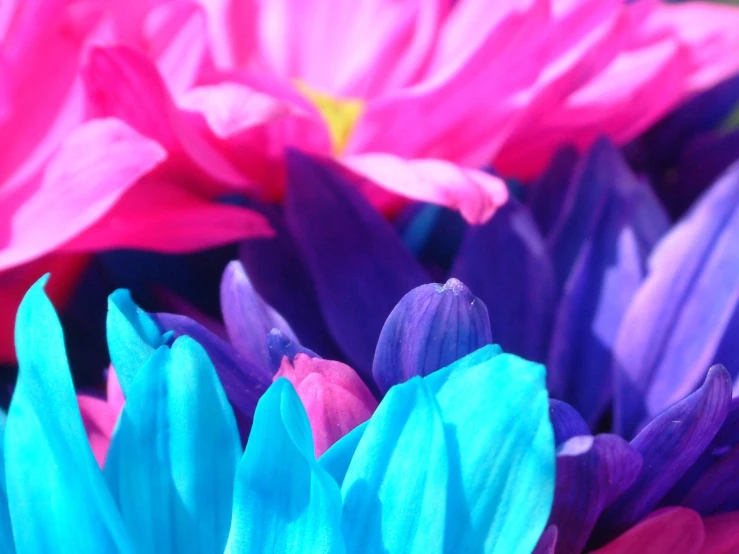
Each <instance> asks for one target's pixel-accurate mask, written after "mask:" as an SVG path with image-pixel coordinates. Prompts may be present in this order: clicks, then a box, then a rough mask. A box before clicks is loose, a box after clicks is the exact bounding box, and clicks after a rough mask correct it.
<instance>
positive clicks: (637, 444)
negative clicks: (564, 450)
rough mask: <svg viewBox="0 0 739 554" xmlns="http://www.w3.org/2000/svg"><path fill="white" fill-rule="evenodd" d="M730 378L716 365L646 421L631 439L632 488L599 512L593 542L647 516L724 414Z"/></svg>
mask: <svg viewBox="0 0 739 554" xmlns="http://www.w3.org/2000/svg"><path fill="white" fill-rule="evenodd" d="M730 401H731V378H730V377H729V374H728V372H727V371H726V370H725V369H724V368H723V367H721V366H714V367H712V368H711V369H710V370H709V371H708V376H707V377H706V380H705V383H704V384H703V386H701V388H699V389H698V390H697V391H696V392H694V393H693V394H691V395H690V396H689V397H687V398H685V399H684V400H682V401H681V402H678V403H677V404H675V405H674V406H672V407H671V408H669V409H668V410H666V411H665V412H663V413H662V414H660V415H659V416H657V417H656V418H655V419H654V420H653V421H652V422H651V423H649V424H648V425H647V426H646V427H645V428H644V429H643V430H642V431H641V432H640V433H639V434H638V435H637V436H636V437H635V438H634V440H632V441H631V446H633V447H634V449H636V451H637V452H639V453H640V454H641V456H642V458H643V464H642V469H641V472H640V473H639V477H638V478H637V479H636V481H635V482H634V484H633V485H632V486H631V487H630V488H629V489H628V490H627V491H626V492H625V493H624V494H623V495H622V496H621V497H620V498H619V499H618V500H617V501H616V502H615V503H614V504H613V505H612V506H611V507H610V508H609V509H608V510H606V512H605V513H604V514H603V516H602V518H601V521H600V522H599V524H598V527H597V528H596V531H595V532H594V534H595V536H596V542H598V543H599V544H601V543H604V542H606V541H607V540H610V539H612V538H613V537H615V536H616V535H618V534H620V533H621V532H623V531H624V530H625V529H628V528H629V527H631V526H632V525H634V524H635V523H636V522H637V521H639V520H640V519H642V518H643V517H644V516H645V515H647V514H648V513H649V512H651V511H652V510H653V509H654V508H655V507H656V506H657V505H658V504H659V503H660V501H661V500H662V498H663V497H664V496H665V495H666V494H667V492H668V491H669V490H670V489H671V488H672V487H673V486H674V485H675V484H676V483H677V481H678V480H679V479H680V478H681V477H682V476H683V475H684V474H685V472H686V471H687V470H688V468H690V466H691V465H692V464H693V463H694V462H695V461H696V460H697V459H698V457H699V456H700V455H701V454H702V453H703V452H704V451H705V449H706V447H708V445H709V444H710V443H711V441H712V440H713V438H714V437H715V435H716V433H717V432H718V430H719V429H720V428H721V425H722V424H723V422H724V420H725V418H726V415H727V413H728V411H729V404H730Z"/></svg>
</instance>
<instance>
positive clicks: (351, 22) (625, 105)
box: [86, 0, 739, 222]
mask: <svg viewBox="0 0 739 554" xmlns="http://www.w3.org/2000/svg"><path fill="white" fill-rule="evenodd" d="M198 4H199V6H200V7H201V8H202V10H203V13H202V14H201V16H202V20H199V21H202V25H206V26H207V31H203V32H202V33H199V32H198V29H201V27H197V26H196V25H193V26H192V27H191V28H190V31H191V33H192V34H191V35H190V37H189V38H190V40H189V41H187V42H184V41H183V42H182V43H178V44H179V45H180V46H181V51H180V53H179V56H178V59H182V60H187V61H188V63H187V64H184V65H186V66H187V67H188V68H195V67H197V68H198V71H197V72H196V73H197V77H194V78H192V79H191V81H192V82H193V83H194V85H195V86H194V87H191V88H187V87H184V88H178V89H175V88H174V87H170V92H171V98H158V100H156V101H154V96H155V95H152V94H151V91H152V90H155V89H157V90H158V89H160V88H161V86H160V85H159V84H158V83H157V77H156V76H155V75H154V73H153V69H152V68H149V69H145V68H144V67H143V65H144V61H143V60H140V59H136V55H135V54H134V53H133V52H130V51H124V50H121V49H117V50H113V51H109V52H107V53H106V54H102V53H99V54H100V56H104V57H105V58H106V59H107V60H108V62H102V61H101V60H100V59H98V60H95V59H94V58H93V60H92V61H91V63H90V64H89V65H88V66H87V69H86V74H87V76H88V82H90V81H92V82H94V83H95V92H96V94H98V95H99V96H100V99H101V102H100V107H101V110H102V113H105V114H107V115H113V116H116V117H121V118H123V119H124V120H125V121H127V122H128V123H130V124H131V125H132V126H133V127H134V128H136V129H137V130H139V131H140V132H143V133H144V134H145V135H146V136H149V137H151V136H152V134H151V131H153V130H152V129H149V131H150V132H147V131H144V130H143V128H142V126H141V125H140V124H138V123H137V122H139V123H140V122H141V121H142V120H147V119H148V118H149V116H150V115H151V114H152V113H156V112H154V110H156V111H157V112H159V111H161V110H163V109H164V106H165V105H168V106H171V105H172V104H174V105H176V106H177V110H178V113H181V114H188V115H189V116H192V115H193V113H198V114H200V115H202V117H203V118H204V121H205V123H206V124H207V127H208V128H209V129H210V131H211V132H212V134H213V135H215V138H216V143H217V147H218V150H219V151H220V152H221V153H222V154H223V155H224V156H225V157H226V158H227V159H228V160H229V162H230V164H231V165H232V167H235V168H237V169H238V170H240V171H241V173H242V174H243V175H246V176H247V177H248V179H249V180H250V181H252V182H254V183H269V184H270V187H269V190H270V191H271V193H272V194H273V195H274V197H276V198H279V195H280V193H281V186H282V185H281V172H282V152H283V150H284V148H285V147H296V148H300V149H303V150H305V151H308V152H313V153H322V154H325V155H334V156H337V157H338V158H339V160H340V161H341V163H343V164H344V165H345V166H346V167H347V168H350V169H351V170H353V171H354V172H356V173H357V174H359V175H361V176H363V177H366V178H368V179H370V180H371V181H373V182H375V183H376V184H379V185H380V186H381V187H383V188H384V189H385V190H386V191H389V193H391V194H389V195H388V193H387V192H386V193H384V194H381V193H379V192H377V191H376V190H375V191H373V190H372V189H371V188H370V189H368V190H369V191H370V192H369V194H370V197H371V198H372V199H373V200H374V201H375V203H376V204H380V205H384V204H387V202H388V200H391V201H393V200H394V199H396V198H397V197H398V195H400V196H402V197H407V198H413V199H417V200H424V201H428V202H435V203H438V204H442V205H445V206H450V207H454V208H457V209H459V210H460V211H461V213H462V214H463V215H464V216H465V217H466V218H467V219H468V220H469V221H472V222H480V221H484V220H485V219H487V218H489V217H490V216H491V215H492V213H493V212H494V211H495V208H496V207H497V206H498V205H500V204H501V203H503V202H505V200H506V191H505V189H504V187H503V184H502V182H501V181H500V180H498V179H496V178H494V177H492V176H490V175H488V174H486V173H483V172H481V171H479V170H478V169H477V168H479V167H481V166H483V165H484V164H486V163H490V162H492V163H493V164H494V165H495V167H496V168H497V169H499V170H500V171H502V172H503V173H504V174H507V175H513V176H517V177H522V178H529V177H532V176H534V175H535V174H536V173H537V172H539V171H540V170H541V169H542V168H543V167H544V166H545V164H546V163H547V161H548V160H549V159H550V158H551V156H552V154H553V152H554V151H555V149H556V148H557V147H558V146H560V145H562V144H564V143H574V144H576V145H577V146H578V147H580V148H585V147H587V146H589V145H590V144H591V143H592V142H593V141H594V140H595V139H596V138H597V137H598V136H599V135H608V136H609V137H611V138H612V139H614V140H615V141H617V142H619V143H623V142H625V141H628V140H630V139H631V138H633V137H634V136H636V135H637V134H639V133H640V132H641V131H643V130H644V129H646V128H647V127H648V126H649V125H650V124H651V123H653V122H654V121H656V120H657V119H658V118H659V117H661V116H662V115H664V114H665V113H666V112H667V111H668V110H669V109H671V108H673V107H674V106H675V105H676V104H678V103H679V102H681V101H682V100H683V99H685V98H686V97H688V96H690V95H692V94H694V93H695V92H697V91H700V90H703V89H705V88H707V87H709V86H711V85H712V84H715V83H717V82H718V81H720V80H721V79H723V78H725V77H727V76H729V75H731V74H732V73H733V72H735V71H736V70H737V69H739V54H737V52H739V10H737V9H735V8H732V7H721V6H715V5H711V4H703V3H683V4H680V5H666V4H662V3H659V2H656V1H655V0H644V1H641V2H633V3H626V2H623V1H622V0H578V1H572V0H506V1H501V2H495V3H494V4H492V5H491V3H490V2H489V1H488V0H459V1H457V2H451V1H449V0H429V1H422V0H406V1H402V2H401V1H395V0H361V1H357V2H343V1H342V0H304V1H301V2H293V1H290V0H263V1H259V2H258V1H256V0H200V1H199V3H198ZM694 22H698V23H697V24H694ZM203 36H205V37H206V38H205V39H203V38H202V37H203ZM100 56H98V57H100ZM196 59H197V60H199V62H197V63H196V62H194V61H193V60H196ZM113 60H115V61H113ZM160 65H161V64H160ZM160 69H161V67H160ZM184 81H186V79H180V81H179V82H184ZM146 91H148V92H146ZM142 95H145V96H146V97H147V98H148V100H149V102H147V103H145V104H147V105H146V106H141V105H137V104H138V103H134V102H132V101H131V99H132V98H134V97H135V98H137V99H138V98H141V96H142ZM147 114H148V115H147ZM159 131H161V129H159ZM211 138H212V137H211ZM185 149H187V147H185ZM200 165H201V166H204V165H208V164H206V163H205V161H204V160H201V163H200Z"/></svg>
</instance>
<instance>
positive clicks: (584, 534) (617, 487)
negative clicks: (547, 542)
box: [549, 435, 642, 554]
mask: <svg viewBox="0 0 739 554" xmlns="http://www.w3.org/2000/svg"><path fill="white" fill-rule="evenodd" d="M641 466H642V458H641V456H640V455H639V453H638V452H637V451H636V450H634V449H633V448H632V447H631V446H630V445H629V443H628V442H626V441H625V440H623V439H622V438H621V437H617V436H616V435H598V436H596V437H591V436H579V437H573V438H571V439H570V440H568V441H567V442H566V443H564V444H562V445H561V446H560V447H559V448H558V451H557V487H556V489H555V493H554V506H553V507H552V513H551V515H550V517H549V523H550V524H553V525H556V526H557V529H558V538H557V552H558V553H560V554H576V553H579V552H581V551H582V549H583V547H584V546H585V544H586V543H587V541H588V538H589V537H590V532H591V531H592V530H593V527H595V523H596V521H597V520H598V517H599V516H600V514H601V513H602V512H603V510H604V509H605V508H607V507H608V506H609V505H610V504H611V503H612V502H613V501H614V500H615V499H616V498H617V497H618V496H619V495H620V494H621V493H623V492H624V491H625V490H626V489H628V488H629V486H631V484H632V483H633V482H634V480H635V479H636V477H637V476H638V475H639V470H640V469H641Z"/></svg>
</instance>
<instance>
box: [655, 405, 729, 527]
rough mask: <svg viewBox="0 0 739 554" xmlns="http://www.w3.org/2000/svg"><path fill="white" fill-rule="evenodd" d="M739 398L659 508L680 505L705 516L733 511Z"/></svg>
mask: <svg viewBox="0 0 739 554" xmlns="http://www.w3.org/2000/svg"><path fill="white" fill-rule="evenodd" d="M737 472H739V398H734V399H733V400H732V401H731V407H730V409H729V414H728V415H727V416H726V420H725V421H724V423H723V425H722V426H721V429H720V430H719V432H718V433H716V436H715V437H714V439H713V440H712V441H711V444H710V445H709V446H708V448H706V450H705V452H703V454H701V456H700V458H698V460H697V461H696V462H695V463H694V464H693V465H692V467H691V468H690V469H689V470H688V471H687V472H686V474H685V475H684V476H683V478H682V479H680V481H679V482H678V483H677V484H676V485H675V486H674V487H673V488H672V490H671V491H670V493H669V494H668V495H667V496H666V497H665V499H664V501H663V505H680V506H685V507H687V508H691V509H693V510H695V511H697V512H699V513H700V514H701V515H704V516H707V515H711V514H714V513H718V512H719V511H721V512H725V511H729V510H735V509H736V506H737V504H738V503H739V481H738V480H737V479H736V475H737Z"/></svg>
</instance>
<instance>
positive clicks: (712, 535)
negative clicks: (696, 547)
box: [700, 512, 739, 554]
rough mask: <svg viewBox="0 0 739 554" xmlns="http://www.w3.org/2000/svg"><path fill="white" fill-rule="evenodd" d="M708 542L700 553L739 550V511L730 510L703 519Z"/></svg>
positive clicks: (731, 552) (728, 552) (731, 553)
mask: <svg viewBox="0 0 739 554" xmlns="http://www.w3.org/2000/svg"><path fill="white" fill-rule="evenodd" d="M703 526H704V528H705V530H706V542H705V543H703V549H702V550H701V551H700V554H733V553H735V552H739V533H737V529H739V512H729V513H726V514H719V515H715V516H711V517H707V518H704V519H703Z"/></svg>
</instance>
